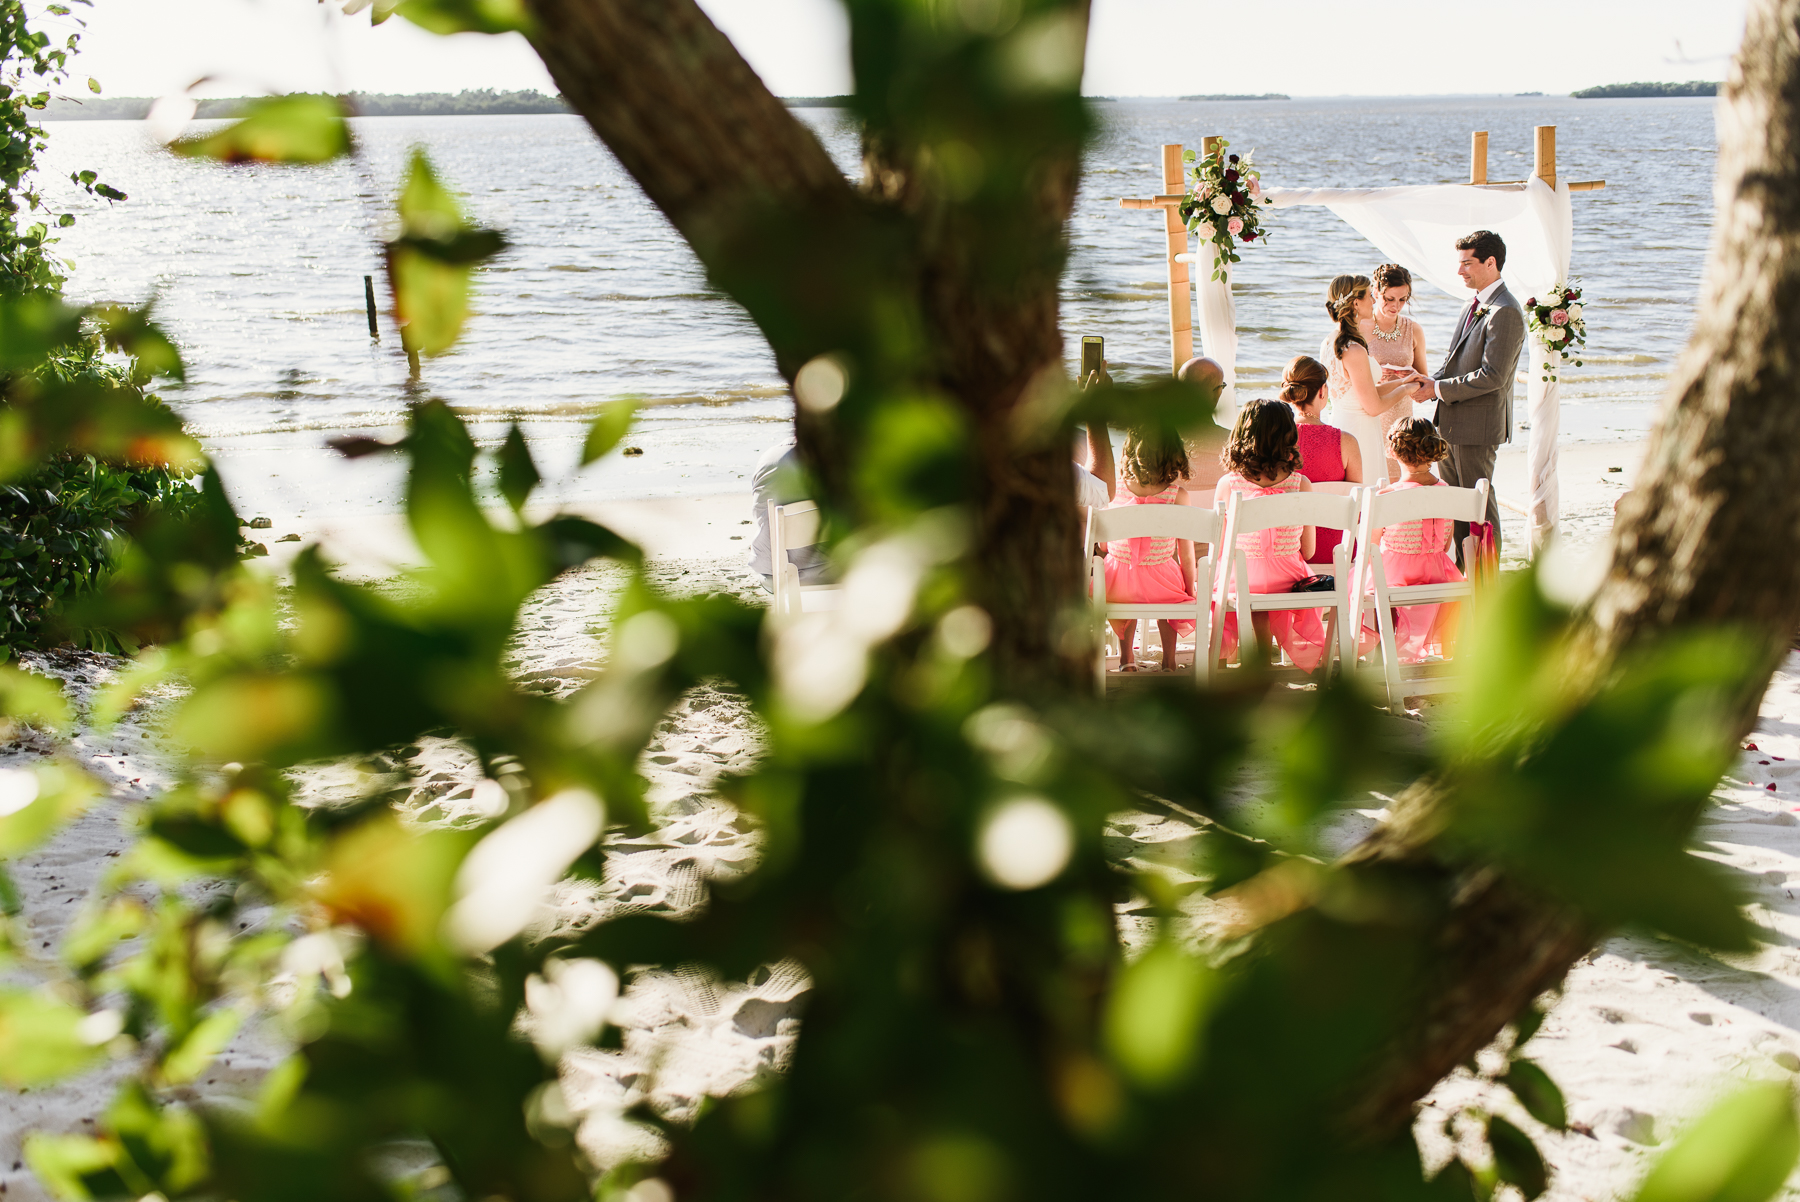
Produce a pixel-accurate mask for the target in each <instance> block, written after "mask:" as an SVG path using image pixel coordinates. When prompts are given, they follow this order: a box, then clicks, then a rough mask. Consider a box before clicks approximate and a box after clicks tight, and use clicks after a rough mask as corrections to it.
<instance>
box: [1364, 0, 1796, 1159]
mask: <svg viewBox="0 0 1800 1202" xmlns="http://www.w3.org/2000/svg"><path fill="white" fill-rule="evenodd" d="M1796 131H1800V0H1758V2H1757V3H1754V4H1752V5H1751V8H1750V13H1749V18H1748V23H1747V26H1746V29H1745V32H1744V41H1743V48H1742V49H1741V50H1740V51H1739V53H1738V58H1737V63H1736V66H1735V69H1734V70H1733V72H1732V77H1731V79H1730V80H1729V81H1727V83H1726V85H1725V88H1724V90H1723V93H1722V97H1721V103H1720V116H1719V135H1720V144H1719V160H1718V164H1719V165H1718V182H1717V185H1716V189H1715V197H1716V209H1717V217H1716V232H1715V235H1714V240H1713V247H1712V252H1711V257H1710V260H1709V262H1708V265H1707V272H1706V282H1705V285H1704V288H1703V294H1702V297H1701V301H1700V308H1699V314H1698V318H1697V320H1696V323H1695V329H1694V335H1693V338H1692V340H1691V341H1690V343H1689V345H1688V349H1687V352H1686V354H1685V355H1684V356H1683V358H1682V360H1681V363H1680V366H1679V368H1678V369H1677V372H1676V375H1675V378H1674V379H1673V380H1672V381H1671V384H1670V389H1669V393H1668V394H1667V397H1666V399H1665V400H1664V404H1663V412H1662V415H1661V420H1660V421H1659V422H1658V423H1657V428H1656V430H1655V432H1654V433H1653V434H1652V436H1651V440H1650V445H1649V448H1648V451H1647V453H1646V456H1645V463H1644V470H1643V472H1642V474H1641V475H1640V477H1639V482H1638V485H1637V487H1636V488H1635V489H1633V490H1632V491H1631V492H1630V493H1628V494H1627V495H1626V497H1625V499H1624V500H1623V501H1622V502H1621V503H1620V505H1619V508H1618V521H1617V524H1616V525H1615V528H1614V532H1613V540H1612V566H1611V569H1610V571H1609V573H1608V575H1607V577H1606V579H1605V582H1604V584H1603V585H1602V586H1601V589H1600V591H1599V593H1598V595H1597V596H1596V597H1595V599H1594V601H1593V604H1592V609H1591V619H1590V620H1589V622H1588V623H1587V625H1586V628H1585V630H1584V631H1583V632H1582V636H1583V638H1584V640H1585V650H1586V651H1587V652H1588V655H1589V659H1590V662H1591V665H1592V668H1591V670H1592V675H1593V678H1594V680H1595V681H1596V682H1599V681H1601V680H1603V679H1604V678H1605V676H1606V675H1607V674H1608V673H1609V671H1610V670H1611V665H1612V664H1614V663H1615V662H1616V661H1617V659H1618V657H1619V656H1620V655H1621V654H1622V653H1625V652H1628V651H1630V650H1632V649H1633V648H1635V647H1637V646H1640V645H1642V644H1644V643H1646V642H1647V641H1649V640H1652V639H1654V638H1656V637H1657V636H1659V635H1663V634H1667V633H1669V632H1670V631H1672V630H1674V629H1677V628H1680V627H1686V626H1694V625H1713V624H1724V625H1735V626H1739V627H1744V628H1748V629H1749V630H1751V631H1752V632H1754V634H1755V635H1757V636H1758V640H1759V644H1760V646H1761V647H1762V648H1763V651H1764V655H1763V658H1762V660H1761V662H1760V663H1758V664H1757V665H1756V668H1755V670H1754V671H1753V672H1751V673H1749V674H1748V675H1747V676H1746V677H1745V679H1744V681H1743V688H1742V691H1741V693H1740V695H1739V697H1738V698H1737V702H1738V705H1737V729H1736V732H1735V733H1737V734H1738V735H1739V736H1742V735H1744V734H1747V733H1748V732H1749V731H1750V730H1751V729H1753V727H1754V724H1755V720H1756V710H1757V706H1758V704H1759V703H1760V701H1761V698H1762V695H1763V692H1764V691H1765V690H1766V689H1767V687H1768V683H1769V677H1770V675H1771V674H1772V673H1773V671H1774V668H1775V666H1776V664H1777V663H1779V661H1780V658H1781V656H1782V655H1783V654H1784V652H1785V651H1786V649H1787V646H1788V643H1789V640H1790V639H1791V637H1792V635H1793V632H1794V630H1795V629H1796V627H1797V626H1800V490H1796V489H1795V488H1794V487H1793V481H1794V480H1795V479H1796V478H1800V355H1797V354H1796V351H1795V348H1796V347H1800V143H1797V141H1796V139H1797V133H1796ZM1443 801H1444V798H1443V797H1442V795H1441V793H1440V792H1439V790H1438V789H1437V787H1436V786H1435V785H1433V784H1431V783H1430V782H1425V783H1422V784H1420V785H1417V786H1415V787H1414V788H1413V789H1412V790H1410V791H1409V792H1408V793H1407V794H1406V795H1404V796H1402V797H1401V798H1400V799H1399V801H1398V803H1397V804H1396V806H1395V811H1396V812H1395V816H1394V821H1393V822H1392V823H1390V824H1389V826H1388V827H1387V828H1386V829H1384V830H1383V831H1381V832H1380V833H1378V834H1377V835H1375V836H1373V837H1372V838H1370V839H1369V840H1368V841H1367V842H1366V843H1365V844H1364V845H1363V846H1362V847H1360V848H1358V849H1357V850H1356V851H1355V853H1354V854H1353V855H1352V857H1351V860H1352V861H1353V862H1358V863H1363V864H1369V865H1399V866H1407V867H1409V868H1414V869H1416V868H1419V867H1421V866H1424V867H1429V866H1430V859H1429V853H1428V852H1427V851H1424V850H1422V849H1423V848H1424V847H1425V845H1426V843H1427V841H1428V840H1429V839H1430V838H1431V836H1432V834H1433V833H1434V827H1435V822H1434V820H1433V812H1434V810H1435V809H1436V807H1437V806H1438V805H1440V804H1442V803H1443ZM1453 894H1454V896H1455V898H1456V902H1455V905H1454V907H1453V911H1452V915H1451V920H1450V922H1449V924H1448V925H1447V926H1446V927H1445V928H1444V930H1443V932H1442V937H1441V944H1440V946H1441V960H1440V970H1439V975H1438V978H1437V981H1436V982H1435V987H1434V988H1433V989H1431V990H1430V991H1429V993H1427V994H1426V995H1425V996H1423V997H1422V998H1421V999H1420V1001H1421V1012H1420V1014H1419V1015H1418V1021H1417V1022H1416V1023H1414V1024H1413V1025H1412V1027H1411V1034H1410V1037H1409V1039H1408V1040H1407V1042H1406V1043H1405V1045H1404V1046H1400V1047H1396V1048H1394V1049H1392V1054H1391V1055H1390V1056H1389V1057H1388V1058H1387V1059H1386V1060H1385V1062H1384V1063H1383V1064H1382V1065H1381V1066H1380V1068H1379V1070H1378V1071H1377V1073H1376V1074H1375V1075H1374V1077H1373V1078H1372V1079H1371V1080H1368V1081H1367V1082H1364V1083H1362V1089H1363V1092H1361V1093H1360V1096H1359V1097H1358V1098H1357V1099H1356V1103H1355V1104H1354V1106H1353V1107H1352V1108H1351V1110H1350V1111H1349V1113H1348V1117H1347V1122H1348V1124H1349V1125H1350V1126H1351V1127H1352V1128H1353V1129H1354V1130H1356V1131H1357V1132H1358V1134H1360V1135H1362V1136H1364V1137H1367V1138H1377V1139H1378V1138H1383V1137H1386V1136H1391V1135H1392V1134H1394V1133H1395V1132H1397V1131H1400V1130H1403V1129H1404V1128H1405V1127H1406V1126H1407V1125H1408V1124H1409V1123H1410V1122H1411V1121H1412V1115H1413V1111H1414V1108H1415V1106H1416V1104H1417V1102H1418V1101H1419V1099H1421V1098H1423V1097H1424V1096H1425V1095H1426V1094H1427V1093H1428V1092H1430V1090H1431V1088H1432V1087H1433V1086H1434V1085H1435V1084H1436V1083H1437V1082H1438V1081H1439V1080H1441V1079H1442V1078H1443V1077H1444V1076H1445V1075H1446V1074H1448V1073H1449V1072H1450V1071H1451V1070H1452V1069H1454V1068H1455V1067H1456V1066H1457V1065H1458V1064H1460V1063H1462V1062H1463V1061H1465V1060H1467V1059H1468V1058H1469V1057H1470V1056H1472V1055H1474V1053H1475V1052H1476V1051H1478V1050H1479V1049H1480V1048H1482V1047H1484V1046H1486V1045H1487V1044H1488V1043H1489V1042H1490V1041H1491V1040H1492V1039H1493V1038H1494V1037H1495V1036H1496V1035H1497V1034H1498V1033H1499V1032H1500V1030H1501V1028H1502V1027H1504V1026H1505V1024H1506V1023H1507V1022H1508V1021H1509V1020H1510V1019H1511V1018H1513V1017H1514V1016H1515V1015H1517V1014H1518V1013H1519V1012H1521V1011H1522V1010H1523V1009H1524V1008H1525V1007H1526V1006H1527V1005H1528V1004H1529V1003H1530V1002H1531V1000H1532V999H1533V998H1534V997H1535V996H1537V995H1538V994H1539V993H1540V992H1542V991H1543V990H1544V989H1546V988H1548V987H1550V986H1552V985H1554V984H1555V983H1556V982H1558V981H1560V980H1561V979H1562V978H1563V977H1564V976H1565V975H1566V974H1567V972H1568V970H1569V968H1570V967H1571V966H1573V964H1574V963H1575V961H1576V960H1578V959H1579V958H1580V957H1581V956H1582V955H1584V954H1585V953H1586V952H1587V951H1588V950H1589V949H1590V948H1591V947H1592V945H1593V941H1594V939H1595V938H1596V937H1597V934H1598V933H1597V932H1594V931H1591V930H1589V929H1587V928H1586V927H1584V926H1583V924H1581V923H1580V922H1579V921H1577V920H1576V919H1575V918H1574V917H1573V916H1572V915H1570V914H1568V913H1567V912H1564V911H1562V910H1560V909H1559V908H1557V907H1555V906H1550V905H1546V904H1545V903H1544V902H1543V901H1542V900H1540V899H1535V898H1533V897H1531V896H1530V895H1529V894H1526V893H1523V892H1521V891H1520V890H1518V889H1517V888H1516V887H1514V886H1511V885H1509V884H1508V883H1507V882H1505V881H1504V880H1501V879H1499V878H1498V877H1496V876H1495V875H1494V874H1492V873H1489V872H1474V873H1471V874H1469V875H1468V877H1467V879H1466V880H1463V881H1460V882H1456V883H1455V888H1454V890H1453Z"/></svg>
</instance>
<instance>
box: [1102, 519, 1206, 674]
mask: <svg viewBox="0 0 1800 1202" xmlns="http://www.w3.org/2000/svg"><path fill="white" fill-rule="evenodd" d="M1219 525H1220V522H1219V515H1218V514H1216V513H1214V512H1213V511H1212V510H1210V509H1201V508H1199V507H1197V506H1193V505H1117V506H1113V507H1112V508H1109V509H1089V510H1088V512H1087V526H1086V533H1085V536H1084V538H1083V540H1082V544H1081V545H1082V546H1083V547H1086V548H1088V549H1089V550H1090V552H1091V551H1092V550H1094V549H1095V547H1094V545H1095V544H1096V543H1110V542H1117V541H1119V540H1122V539H1130V538H1180V539H1187V540H1188V541H1190V542H1192V543H1195V544H1196V547H1195V560H1194V599H1193V600H1192V601H1189V602H1186V603H1171V604H1136V603H1125V602H1109V601H1108V600H1107V599H1106V560H1105V559H1104V558H1102V557H1101V556H1100V555H1091V556H1090V558H1089V561H1088V596H1089V598H1090V599H1091V600H1092V601H1093V604H1094V616H1095V620H1096V621H1097V622H1098V623H1099V625H1100V631H1099V633H1100V635H1101V639H1100V650H1099V657H1098V662H1097V665H1096V669H1095V682H1096V685H1097V686H1098V688H1099V690H1100V695H1101V696H1103V697H1104V696H1105V695H1106V643H1105V631H1106V622H1107V620H1108V619H1109V618H1110V619H1113V620H1119V621H1123V620H1127V619H1129V620H1138V619H1141V620H1143V621H1144V622H1145V623H1146V625H1145V627H1144V628H1143V629H1144V630H1145V631H1146V632H1147V631H1148V629H1149V627H1148V623H1149V622H1150V621H1152V620H1155V619H1164V620H1173V621H1184V622H1192V623H1194V683H1195V684H1196V685H1204V684H1205V683H1206V682H1207V680H1208V678H1209V677H1210V674H1211V669H1212V660H1211V659H1209V658H1208V650H1209V649H1210V648H1211V647H1212V646H1213V643H1214V642H1215V638H1214V636H1213V633H1212V627H1213V621H1212V581H1213V574H1214V573H1213V565H1214V562H1215V557H1216V556H1217V553H1218V546H1219ZM1201 543H1204V544H1206V547H1207V553H1206V554H1205V555H1200V554H1199V546H1198V544H1201ZM1145 641H1146V642H1148V641H1149V640H1148V634H1147V633H1146V636H1145Z"/></svg>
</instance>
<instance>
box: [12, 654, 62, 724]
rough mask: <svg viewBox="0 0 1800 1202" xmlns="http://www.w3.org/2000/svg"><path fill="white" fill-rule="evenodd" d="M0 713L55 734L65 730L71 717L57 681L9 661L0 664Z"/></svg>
mask: <svg viewBox="0 0 1800 1202" xmlns="http://www.w3.org/2000/svg"><path fill="white" fill-rule="evenodd" d="M0 714H4V715H6V716H7V717H8V718H15V719H18V720H19V721H21V722H28V723H30V724H31V725H33V726H42V727H44V728H45V729H47V730H52V731H55V732H56V733H58V734H67V733H68V731H69V726H70V722H71V721H72V718H71V715H70V713H69V699H68V698H67V697H66V696H64V695H63V691H62V686H61V685H60V684H58V683H57V682H56V681H54V680H52V679H51V678H50V677H48V676H39V675H38V674H37V673H35V672H27V671H25V670H24V669H23V668H18V667H15V666H13V665H11V664H6V665H3V666H0Z"/></svg>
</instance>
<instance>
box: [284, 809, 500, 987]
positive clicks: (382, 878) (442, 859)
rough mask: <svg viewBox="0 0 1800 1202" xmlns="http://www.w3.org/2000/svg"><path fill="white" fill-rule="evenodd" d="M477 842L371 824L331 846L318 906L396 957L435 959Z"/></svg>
mask: <svg viewBox="0 0 1800 1202" xmlns="http://www.w3.org/2000/svg"><path fill="white" fill-rule="evenodd" d="M473 842H474V837H473V836H472V835H470V834H466V833H463V832H457V831H420V830H412V829H409V828H407V827H405V826H402V825H401V824H400V823H399V822H398V821H396V820H395V819H393V818H392V817H389V816H387V815H381V816H379V817H376V818H371V819H369V820H368V821H365V822H362V823H360V824H358V825H357V826H355V827H352V828H351V829H350V830H347V831H345V832H343V833H342V834H340V835H338V836H337V837H336V838H335V839H334V840H332V843H331V847H330V850H329V851H328V852H327V855H326V875H325V878H324V880H323V881H322V882H321V883H320V885H319V887H318V889H317V896H318V899H319V901H320V903H321V904H322V905H324V906H325V907H326V909H327V910H329V911H330V912H331V914H332V915H333V917H334V918H335V919H336V920H337V921H339V922H347V923H353V924H355V925H356V926H358V927H361V928H362V929H363V930H364V931H367V932H368V933H369V934H370V935H371V936H372V937H373V938H375V939H377V940H379V941H380V942H381V943H382V944H383V945H384V946H386V947H388V948H389V949H390V950H392V951H394V952H396V953H399V954H401V955H407V956H426V955H429V954H431V953H433V952H434V951H435V950H436V949H437V948H438V947H439V946H440V945H439V941H438V940H439V930H438V928H439V925H440V924H441V923H442V921H443V917H444V912H445V911H446V910H448V909H449V908H450V902H451V884H452V882H453V881H454V879H455V877H456V869H457V866H458V865H459V864H461V863H462V858H463V856H464V855H465V854H466V853H467V852H468V850H469V847H470V845H471V844H472V843H473Z"/></svg>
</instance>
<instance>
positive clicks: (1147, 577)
mask: <svg viewBox="0 0 1800 1202" xmlns="http://www.w3.org/2000/svg"><path fill="white" fill-rule="evenodd" d="M1120 468H1121V470H1120V472H1119V485H1118V490H1117V492H1116V493H1115V494H1114V497H1113V506H1114V507H1115V508H1116V507H1118V506H1120V505H1186V504H1188V493H1187V489H1185V488H1183V487H1181V483H1180V482H1181V481H1182V480H1183V479H1184V478H1185V477H1186V476H1187V474H1188V457H1187V448H1186V446H1185V445H1183V443H1182V440H1181V438H1180V437H1179V436H1178V435H1176V434H1174V433H1173V432H1163V431H1158V430H1131V431H1128V432H1127V433H1126V435H1125V452H1124V455H1123V456H1122V462H1121V463H1120ZM1106 599H1107V600H1108V601H1118V602H1122V603H1125V604H1128V605H1173V604H1179V603H1181V602H1183V601H1192V600H1193V599H1194V544H1193V543H1192V542H1190V541H1188V540H1187V539H1185V538H1122V539H1118V540H1115V541H1113V542H1110V543H1107V544H1106ZM1156 625H1157V628H1158V630H1159V632H1160V633H1161V635H1162V647H1163V658H1162V670H1163V671H1165V672H1173V671H1174V670H1175V642H1176V639H1177V637H1178V636H1179V637H1182V638H1185V637H1187V636H1188V635H1191V634H1193V633H1194V624H1193V623H1192V622H1181V621H1170V620H1167V619H1164V618H1158V619H1157V621H1156ZM1112 628H1113V632H1114V633H1115V634H1117V635H1118V636H1119V671H1121V672H1135V671H1137V670H1138V665H1137V662H1136V642H1137V619H1135V618H1133V619H1130V620H1121V621H1114V622H1113V624H1112ZM1195 653H1196V654H1199V651H1198V649H1196V652H1195Z"/></svg>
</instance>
